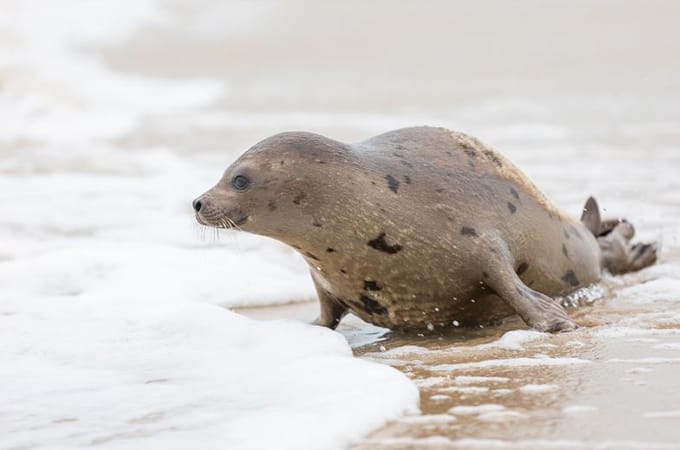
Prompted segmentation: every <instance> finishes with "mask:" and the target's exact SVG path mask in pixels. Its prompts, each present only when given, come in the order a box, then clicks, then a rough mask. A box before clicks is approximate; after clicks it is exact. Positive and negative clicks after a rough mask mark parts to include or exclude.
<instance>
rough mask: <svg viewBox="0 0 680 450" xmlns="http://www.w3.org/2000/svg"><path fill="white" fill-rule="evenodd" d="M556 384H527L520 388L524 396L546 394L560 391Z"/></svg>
mask: <svg viewBox="0 0 680 450" xmlns="http://www.w3.org/2000/svg"><path fill="white" fill-rule="evenodd" d="M559 389H560V388H559V386H557V385H555V384H527V385H524V386H522V387H520V388H519V390H520V392H522V393H523V394H545V393H547V392H555V391H557V390H559Z"/></svg>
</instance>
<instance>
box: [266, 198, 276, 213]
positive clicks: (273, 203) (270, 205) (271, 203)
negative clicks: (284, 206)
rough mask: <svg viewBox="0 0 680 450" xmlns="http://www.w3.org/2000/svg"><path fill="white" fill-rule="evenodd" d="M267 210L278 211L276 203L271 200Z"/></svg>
mask: <svg viewBox="0 0 680 450" xmlns="http://www.w3.org/2000/svg"><path fill="white" fill-rule="evenodd" d="M267 208H269V211H274V210H275V209H276V202H275V201H274V200H269V202H267Z"/></svg>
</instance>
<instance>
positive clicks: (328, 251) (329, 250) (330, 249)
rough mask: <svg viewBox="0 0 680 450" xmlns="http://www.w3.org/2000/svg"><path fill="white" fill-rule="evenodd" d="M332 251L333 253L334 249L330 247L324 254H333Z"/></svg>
mask: <svg viewBox="0 0 680 450" xmlns="http://www.w3.org/2000/svg"><path fill="white" fill-rule="evenodd" d="M334 251H335V249H334V248H331V247H328V248H327V249H326V253H333V252H334Z"/></svg>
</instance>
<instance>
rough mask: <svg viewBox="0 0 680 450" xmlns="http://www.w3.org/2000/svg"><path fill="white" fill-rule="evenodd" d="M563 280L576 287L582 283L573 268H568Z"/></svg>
mask: <svg viewBox="0 0 680 450" xmlns="http://www.w3.org/2000/svg"><path fill="white" fill-rule="evenodd" d="M562 281H564V282H565V283H569V284H570V285H571V286H574V287H576V286H578V285H579V284H581V283H580V282H579V281H578V278H576V274H575V273H574V271H573V270H568V271H567V273H565V274H564V276H563V277H562Z"/></svg>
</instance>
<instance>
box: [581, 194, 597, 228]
mask: <svg viewBox="0 0 680 450" xmlns="http://www.w3.org/2000/svg"><path fill="white" fill-rule="evenodd" d="M581 222H583V225H585V226H586V228H588V229H589V230H590V232H591V233H593V236H598V235H599V233H600V227H601V224H602V219H601V218H600V207H599V206H598V205H597V201H596V200H595V198H594V197H588V200H587V201H586V204H585V206H584V207H583V213H582V214H581Z"/></svg>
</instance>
